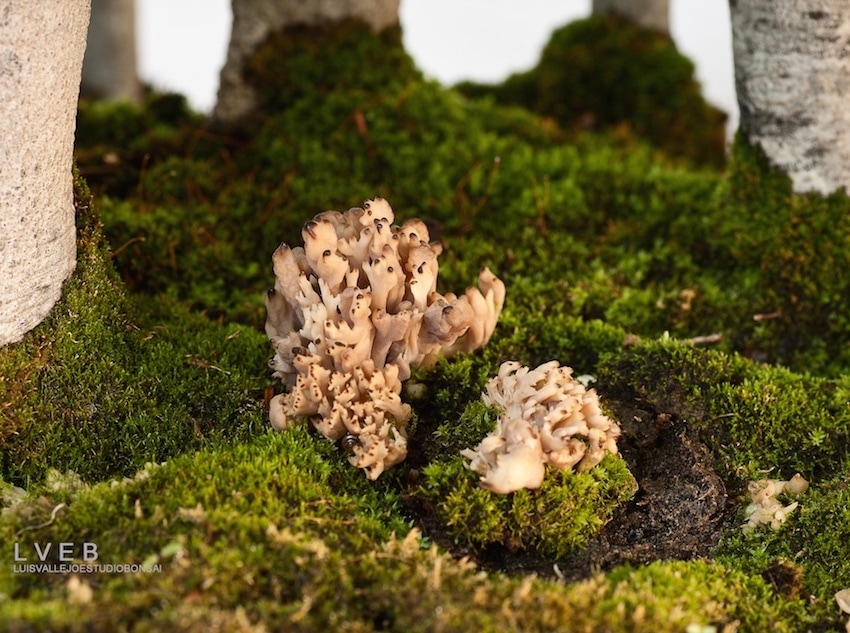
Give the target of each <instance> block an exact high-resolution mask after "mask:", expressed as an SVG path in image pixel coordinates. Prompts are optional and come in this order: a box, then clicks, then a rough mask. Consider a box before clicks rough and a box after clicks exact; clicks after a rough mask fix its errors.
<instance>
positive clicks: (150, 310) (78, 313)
mask: <svg viewBox="0 0 850 633" xmlns="http://www.w3.org/2000/svg"><path fill="white" fill-rule="evenodd" d="M76 182H77V189H76V205H77V214H78V257H77V268H76V271H75V272H74V274H73V276H72V277H71V279H70V280H69V281H68V282H67V283H66V285H65V288H64V292H63V297H62V299H61V301H60V302H59V303H58V304H57V305H56V306H55V307H54V308H53V310H52V311H51V313H50V314H49V315H48V317H47V318H46V319H45V321H44V323H42V324H41V325H40V326H39V327H38V328H36V329H35V330H33V331H32V332H31V333H29V334H28V335H27V336H26V338H25V339H24V340H23V341H22V342H21V343H18V344H16V345H10V346H6V347H4V348H3V349H2V350H0V376H2V379H0V402H3V403H4V406H3V410H2V414H0V429H2V434H0V448H2V454H0V466H2V470H0V474H2V477H3V478H5V479H7V480H9V481H11V482H15V483H18V484H24V483H27V482H29V481H38V480H40V479H41V478H42V477H43V476H44V473H45V472H46V470H47V469H48V468H51V467H55V468H60V469H62V470H65V469H72V470H74V471H76V472H78V473H80V474H81V475H82V476H83V477H84V478H85V479H87V480H98V479H103V478H105V477H108V476H111V475H116V474H129V473H132V472H135V471H136V470H138V469H139V468H140V467H141V466H142V465H143V464H144V463H145V462H147V461H162V460H164V459H167V458H169V457H172V456H174V455H177V454H180V453H182V452H184V451H187V450H192V449H196V448H198V447H201V446H204V445H210V444H215V443H217V442H221V441H228V440H230V439H232V438H234V437H238V436H240V435H243V436H244V435H245V434H250V433H252V432H253V431H254V430H255V429H256V428H257V426H258V425H261V424H262V421H261V420H262V415H263V414H262V400H261V397H262V396H261V395H260V393H259V391H260V390H261V389H262V387H263V384H264V383H265V376H264V375H263V374H264V371H263V364H264V362H265V356H266V352H265V344H264V337H263V336H262V335H261V334H260V333H259V332H257V331H254V330H250V329H248V328H245V327H243V326H233V325H228V326H224V327H222V326H219V325H216V324H214V323H212V322H210V321H209V320H207V319H206V318H204V317H203V316H200V315H197V314H191V313H189V312H187V311H185V309H183V308H181V307H179V306H174V305H173V304H170V303H169V302H168V301H165V300H162V299H160V300H156V301H153V302H145V303H144V305H137V304H136V303H135V302H134V301H133V300H132V299H130V298H128V297H127V295H126V294H125V292H124V290H123V288H122V286H121V283H120V281H119V280H118V278H117V276H116V274H115V271H114V269H113V268H112V264H111V261H110V255H109V250H108V248H107V246H106V244H105V242H104V240H103V238H102V237H101V234H100V225H99V221H98V218H97V216H96V214H95V213H94V212H93V211H92V210H91V207H90V196H89V194H88V191H87V189H86V188H85V184H84V182H83V181H82V180H77V181H76ZM157 311H159V313H158V314H157ZM143 312H147V315H148V316H147V318H146V319H143V318H142V316H141V314H142V313H143ZM160 318H163V319H165V320H160Z"/></svg>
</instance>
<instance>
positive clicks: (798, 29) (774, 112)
mask: <svg viewBox="0 0 850 633" xmlns="http://www.w3.org/2000/svg"><path fill="white" fill-rule="evenodd" d="M730 8H731V14H732V45H733V50H734V57H735V86H736V89H737V92H738V105H739V106H740V110H741V132H743V134H744V135H745V136H746V138H747V139H748V141H749V142H750V143H752V144H753V145H760V146H761V148H762V149H763V150H764V152H765V154H766V155H767V158H768V160H769V161H770V162H771V164H772V165H773V166H774V167H777V168H779V169H780V170H782V171H784V172H785V173H787V174H788V175H789V176H790V177H791V180H792V182H793V185H794V190H795V191H796V192H798V193H803V192H808V191H817V192H820V193H824V194H826V193H830V192H832V191H835V190H836V189H838V188H840V187H846V188H847V189H848V191H850V56H848V51H850V3H847V1H846V0H815V1H812V0H774V1H772V2H765V1H764V0H731V2H730Z"/></svg>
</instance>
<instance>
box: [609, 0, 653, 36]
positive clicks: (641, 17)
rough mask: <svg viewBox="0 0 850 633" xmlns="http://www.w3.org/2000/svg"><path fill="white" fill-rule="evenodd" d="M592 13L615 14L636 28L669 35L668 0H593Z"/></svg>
mask: <svg viewBox="0 0 850 633" xmlns="http://www.w3.org/2000/svg"><path fill="white" fill-rule="evenodd" d="M593 13H594V14H597V13H602V14H605V13H616V14H618V15H621V16H623V17H624V18H626V19H628V20H630V21H631V22H634V23H635V24H637V25H638V26H643V27H645V28H648V29H655V30H656V31H661V32H662V33H666V34H669V33H670V2H669V0H593Z"/></svg>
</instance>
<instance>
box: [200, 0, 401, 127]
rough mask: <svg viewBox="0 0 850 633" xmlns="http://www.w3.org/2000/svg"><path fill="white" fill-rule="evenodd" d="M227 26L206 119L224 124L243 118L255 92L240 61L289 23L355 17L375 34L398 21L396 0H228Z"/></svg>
mask: <svg viewBox="0 0 850 633" xmlns="http://www.w3.org/2000/svg"><path fill="white" fill-rule="evenodd" d="M231 5H232V8H233V27H232V31H231V35H230V45H229V48H228V50H227V61H226V62H225V64H224V67H223V68H222V70H221V77H220V80H219V89H218V99H217V103H216V105H215V108H214V110H213V114H212V119H213V121H214V122H215V124H216V125H222V126H224V127H227V126H229V125H234V124H238V123H240V122H242V121H244V120H245V119H247V118H249V117H250V116H251V115H252V114H253V113H254V111H255V109H256V106H257V95H256V92H255V91H254V89H253V88H252V87H251V86H250V85H249V84H248V83H247V82H246V81H245V79H244V76H243V71H244V68H245V64H246V63H247V62H248V60H249V59H250V58H251V55H252V54H253V53H254V52H255V51H256V50H257V48H258V47H259V46H260V45H261V44H262V43H263V42H265V41H266V39H267V38H268V37H269V36H270V35H272V34H273V33H276V32H280V31H282V30H284V29H286V28H287V27H289V26H294V25H303V26H320V25H322V24H328V23H333V22H339V21H342V20H345V19H348V18H356V19H360V20H362V21H363V22H365V23H366V24H368V25H369V26H370V27H371V28H372V29H373V30H374V31H375V32H379V31H381V30H383V29H385V28H386V27H388V26H392V25H395V24H398V7H399V0H309V1H304V0H232V2H231Z"/></svg>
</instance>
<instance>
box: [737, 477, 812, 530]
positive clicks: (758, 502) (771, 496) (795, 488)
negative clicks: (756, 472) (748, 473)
mask: <svg viewBox="0 0 850 633" xmlns="http://www.w3.org/2000/svg"><path fill="white" fill-rule="evenodd" d="M808 489H809V482H808V481H806V480H805V479H803V476H802V475H800V473H797V474H796V475H794V476H793V477H791V479H789V480H788V481H782V480H779V479H760V480H758V481H751V482H750V483H749V484H748V486H747V491H748V492H749V493H750V497H751V498H752V503H751V504H750V505H748V506H747V508H746V510H745V511H744V513H745V514H746V516H747V522H746V523H745V524H744V529H745V530H752V529H754V528H757V527H759V526H760V525H769V526H770V527H771V529H773V530H778V529H779V527H780V526H781V525H782V523H784V522H785V519H786V518H788V515H789V514H791V513H792V512H794V510H796V509H797V506H798V505H799V503H798V502H797V501H794V502H792V503H789V504H788V505H787V506H785V505H782V503H781V502H780V501H779V500H778V499H777V498H776V497H777V496H778V495H781V494H791V495H797V494H800V493H801V492H805V491H806V490H808Z"/></svg>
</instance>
